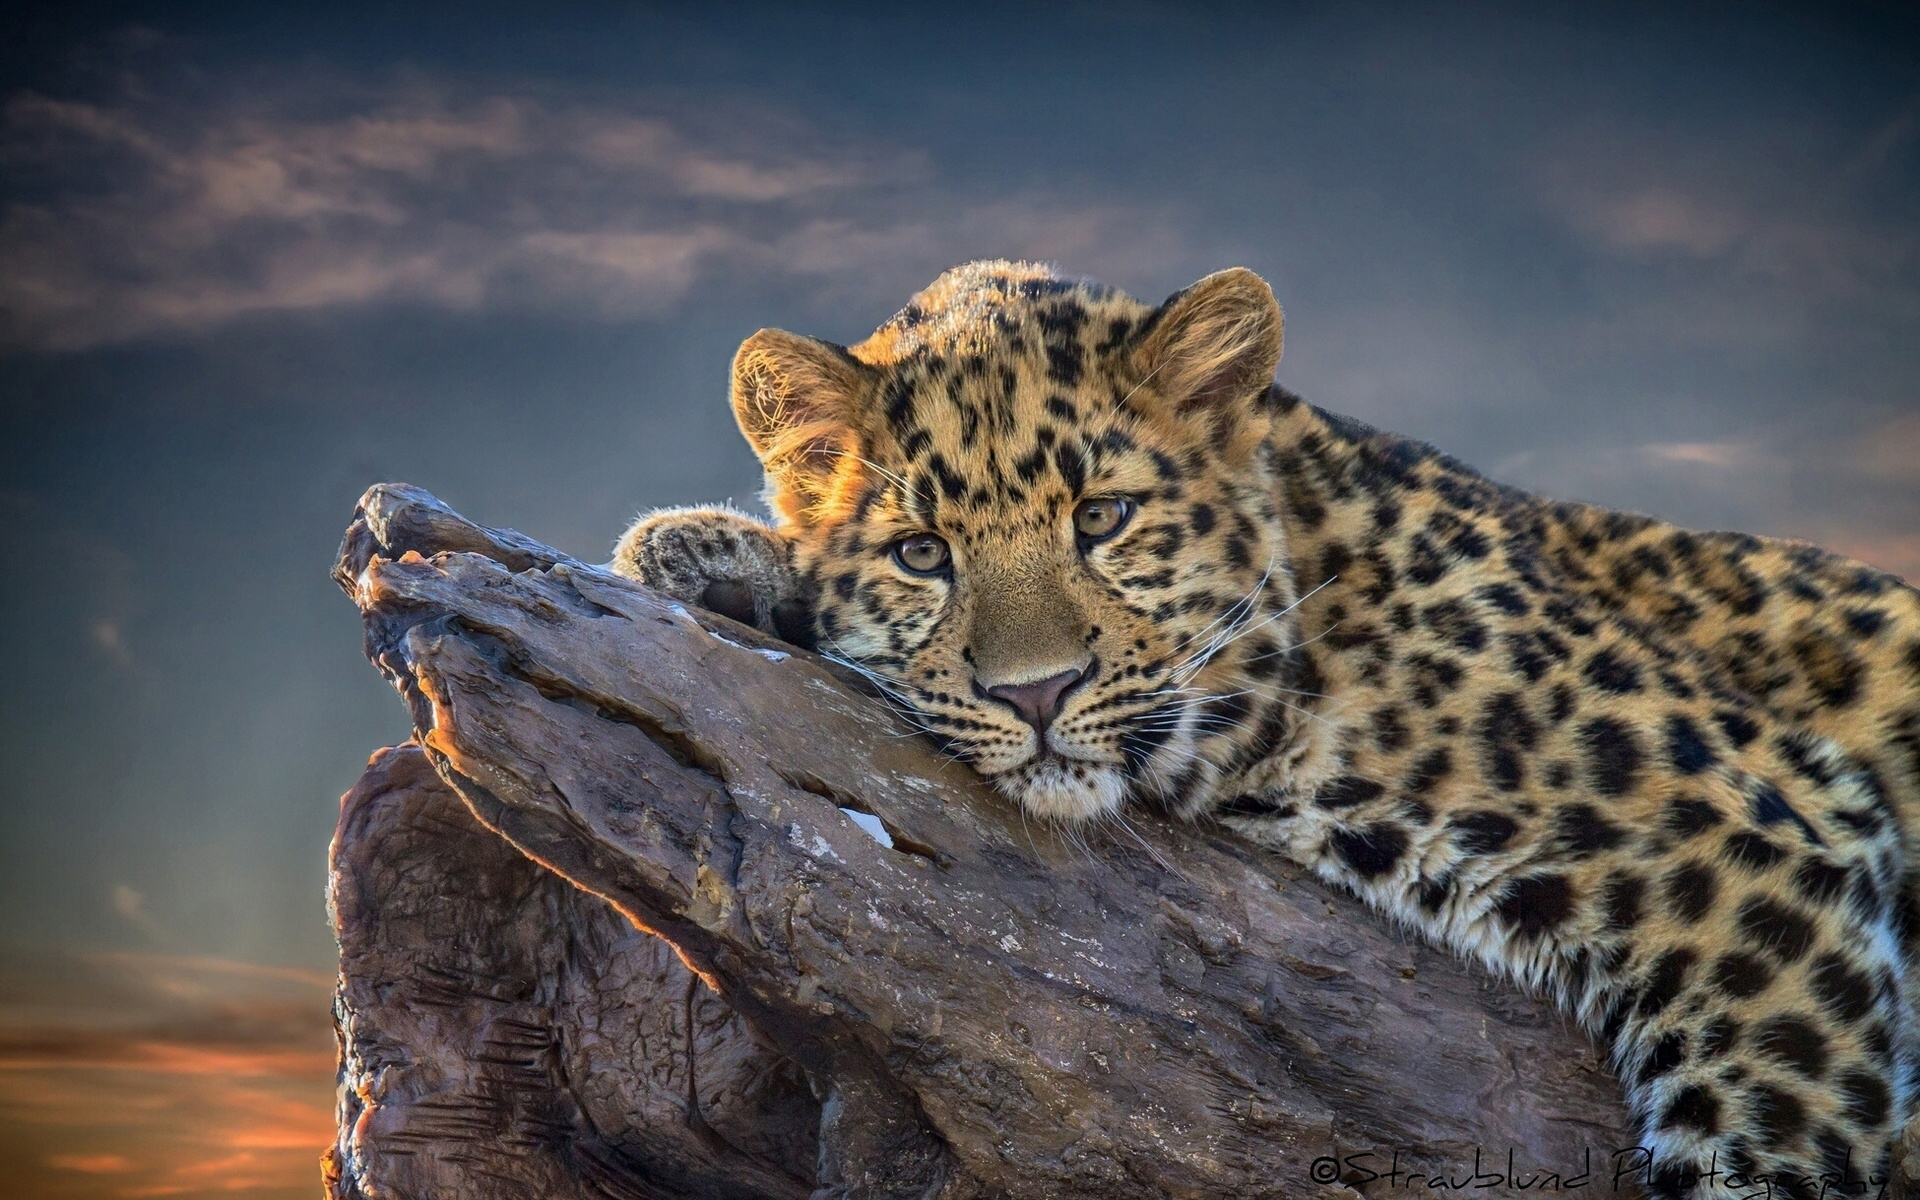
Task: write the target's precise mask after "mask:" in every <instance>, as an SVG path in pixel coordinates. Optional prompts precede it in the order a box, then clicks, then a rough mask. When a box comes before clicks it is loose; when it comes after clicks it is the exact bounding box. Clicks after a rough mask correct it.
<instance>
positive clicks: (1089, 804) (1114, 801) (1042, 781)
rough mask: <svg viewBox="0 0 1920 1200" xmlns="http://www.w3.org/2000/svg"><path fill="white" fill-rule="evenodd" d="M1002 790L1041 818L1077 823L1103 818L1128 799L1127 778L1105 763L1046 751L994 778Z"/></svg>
mask: <svg viewBox="0 0 1920 1200" xmlns="http://www.w3.org/2000/svg"><path fill="white" fill-rule="evenodd" d="M993 784H994V786H995V787H997V788H999V789H1000V791H1001V793H1002V794H1003V795H1005V796H1006V797H1007V798H1008V799H1010V800H1012V801H1013V802H1014V803H1016V804H1018V805H1020V807H1022V808H1024V809H1026V810H1027V812H1029V813H1030V814H1032V815H1033V816H1036V817H1040V818H1041V819H1043V820H1053V821H1064V822H1078V821H1091V820H1094V819H1095V818H1098V817H1103V816H1105V815H1106V814H1108V813H1110V812H1115V811H1117V810H1118V809H1119V808H1120V805H1121V804H1122V802H1124V801H1125V800H1126V798H1127V781H1126V777H1125V776H1124V775H1122V774H1121V772H1120V768H1119V767H1117V766H1114V765H1112V764H1108V763H1099V762H1088V761H1086V760H1084V759H1070V758H1061V757H1060V756H1059V755H1057V754H1049V755H1046V756H1044V757H1041V758H1036V759H1034V760H1033V761H1031V762H1028V763H1023V764H1021V765H1020V766H1017V767H1015V768H1013V769H1012V770H1010V771H1003V772H1001V773H1000V774H998V775H995V776H994V777H993Z"/></svg>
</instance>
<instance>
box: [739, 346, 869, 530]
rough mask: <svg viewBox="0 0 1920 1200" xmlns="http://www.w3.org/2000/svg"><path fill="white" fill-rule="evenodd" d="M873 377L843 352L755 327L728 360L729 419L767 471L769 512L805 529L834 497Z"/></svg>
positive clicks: (852, 445)
mask: <svg viewBox="0 0 1920 1200" xmlns="http://www.w3.org/2000/svg"><path fill="white" fill-rule="evenodd" d="M875 378H876V372H875V371H874V370H873V368H871V367H869V366H867V365H866V364H864V363H862V362H860V361H859V360H858V359H856V358H854V357H853V356H852V355H851V354H849V353H847V350H846V348H845V347H844V346H836V345H834V344H833V343H832V342H823V341H819V340H817V339H815V338H809V337H801V336H800V335H799V334H797V333H788V332H786V331H785V330H782V329H762V330H761V331H760V332H759V333H756V334H754V335H753V336H752V337H750V338H748V339H747V340H746V341H745V342H743V343H741V346H740V352H739V353H738V354H736V355H734V356H733V415H734V417H735V418H736V419H737V420H738V421H739V422H740V431H741V432H742V433H744V434H746V435H747V441H748V443H749V444H751V445H752V446H753V452H754V453H755V454H757V455H759V456H760V465H761V466H762V467H764V468H765V469H766V473H767V499H768V501H769V502H770V503H771V504H772V505H773V508H774V511H775V512H777V513H779V514H780V515H781V516H783V517H785V518H786V519H788V520H790V521H795V522H798V523H800V524H806V523H808V522H809V521H811V520H812V519H813V518H814V517H815V516H816V515H818V513H819V511H820V510H821V508H822V507H823V506H824V505H825V504H826V503H827V502H828V500H829V499H830V498H831V496H832V494H833V491H834V480H835V476H836V474H838V473H839V472H840V469H841V466H842V462H843V459H844V458H845V455H846V453H847V452H849V451H852V450H854V449H856V447H855V446H854V444H853V443H854V417H855V415H856V414H857V413H859V412H860V411H861V408H862V406H863V403H864V401H865V399H866V397H867V395H868V393H869V392H870V391H871V390H872V388H873V387H874V381H875Z"/></svg>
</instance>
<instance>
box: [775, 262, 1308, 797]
mask: <svg viewBox="0 0 1920 1200" xmlns="http://www.w3.org/2000/svg"><path fill="white" fill-rule="evenodd" d="M1055 282H1057V281H1055ZM1024 300H1025V302H1024V303H1019V304H1006V305H1003V306H1000V307H996V308H995V309H994V310H993V311H992V312H990V313H989V314H987V315H986V316H985V317H984V318H982V319H976V320H975V321H973V322H972V323H970V324H968V325H967V326H966V327H965V329H964V333H965V335H966V336H965V337H964V338H951V337H950V338H948V339H947V340H946V341H945V342H941V343H937V344H933V345H928V344H926V342H925V341H923V342H921V343H920V344H918V345H916V346H915V348H914V349H913V350H912V351H911V352H909V353H905V354H901V355H899V356H897V357H893V358H891V359H890V358H889V356H888V355H886V354H884V353H880V352H874V351H873V349H872V347H873V343H872V342H870V343H868V344H867V345H865V346H863V347H856V348H855V350H854V352H853V354H854V355H862V354H863V352H867V353H868V354H869V355H870V357H871V358H872V359H875V360H877V362H871V363H868V364H866V370H867V373H868V376H869V377H867V378H866V379H865V380H864V381H863V382H864V384H865V387H864V389H863V392H862V396H861V400H862V404H861V407H860V408H859V409H858V410H857V411H856V413H855V416H854V420H853V421H852V422H850V424H851V426H852V427H851V429H850V430H848V431H847V435H846V436H843V437H841V438H840V439H839V440H838V441H836V442H833V443H832V444H831V445H825V444H820V439H818V438H816V439H815V444H814V445H812V446H811V447H810V448H809V453H810V454H811V455H813V456H814V457H816V458H826V459H828V460H829V461H831V463H832V466H831V474H830V476H828V477H825V478H823V479H821V480H819V481H818V483H819V486H818V488H817V490H816V491H815V492H814V493H813V494H812V496H811V497H810V500H811V503H810V505H809V507H808V508H807V509H806V510H805V511H804V513H803V514H802V515H803V516H804V520H800V521H794V522H791V523H790V525H789V527H788V530H787V531H788V532H789V533H790V534H792V535H793V536H794V538H795V543H796V553H797V561H798V563H799V565H800V567H801V569H802V570H803V571H805V572H806V574H807V575H808V577H809V578H810V579H811V580H812V581H813V582H814V585H815V587H816V588H817V589H818V595H817V600H816V608H815V620H816V629H817V634H818V638H819V646H820V649H821V650H822V651H823V652H824V653H826V654H828V655H831V656H833V657H835V658H837V659H840V660H842V661H844V662H846V663H848V664H850V665H852V666H854V667H856V668H857V669H859V670H860V671H862V672H864V673H866V674H867V676H868V677H869V678H870V679H871V680H872V681H873V683H874V684H875V685H876V686H877V687H879V688H881V689H882V690H884V691H885V692H886V693H887V695H889V696H890V697H891V698H892V699H893V700H895V701H896V702H897V703H898V704H899V705H900V706H901V707H902V708H903V709H904V710H906V711H907V712H908V713H909V714H910V716H911V719H912V720H913V721H914V722H915V723H916V724H918V725H919V726H920V727H922V728H923V729H925V730H926V731H928V732H929V733H932V734H934V735H936V736H937V737H938V738H939V739H940V740H942V742H943V743H944V744H946V745H947V746H948V747H949V748H951V750H952V751H953V752H954V753H956V754H957V755H959V756H960V757H962V758H963V759H964V760H965V761H967V762H968V763H970V764H971V765H972V766H973V767H974V768H975V769H976V770H978V771H979V772H980V773H981V774H983V775H985V776H986V777H988V778H989V779H991V780H992V781H993V782H994V783H995V784H996V786H998V787H999V788H1000V789H1001V790H1002V792H1003V793H1005V794H1006V795H1007V796H1009V797H1010V798H1012V799H1014V800H1016V801H1017V802H1018V803H1020V804H1021V805H1022V806H1023V807H1024V808H1025V809H1026V810H1027V811H1028V812H1030V813H1032V814H1034V815H1037V816H1041V817H1045V818H1058V819H1066V820H1085V819H1090V818H1096V817H1099V816H1102V815H1104V814H1106V813H1110V812H1112V811H1114V810H1115V809H1117V808H1118V807H1119V806H1120V805H1121V804H1122V803H1123V802H1124V801H1125V800H1126V799H1127V798H1128V797H1129V796H1130V795H1159V796H1166V797H1169V798H1175V799H1177V800H1178V801H1179V802H1180V803H1181V804H1182V805H1183V806H1184V805H1187V804H1191V803H1200V802H1203V801H1204V799H1205V795H1206V793H1208V792H1209V791H1210V790H1211V787H1212V785H1213V783H1214V781H1215V780H1216V779H1217V778H1218V777H1219V776H1220V774H1221V772H1222V770H1223V769H1224V768H1226V767H1228V766H1229V765H1231V763H1232V761H1233V760H1234V758H1235V756H1236V754H1237V753H1238V751H1239V749H1240V748H1241V747H1242V746H1243V745H1246V744H1251V743H1252V742H1253V741H1254V740H1255V739H1257V738H1258V737H1259V735H1260V732H1261V728H1260V727H1261V725H1262V723H1263V722H1266V723H1271V722H1273V721H1275V720H1278V719H1280V714H1281V713H1282V712H1284V705H1281V704H1277V703H1273V702H1272V701H1273V699H1274V697H1275V696H1276V695H1277V692H1276V680H1277V679H1278V678H1279V677H1280V676H1281V675H1282V674H1283V673H1284V671H1285V669H1286V662H1287V659H1288V650H1289V649H1290V647H1291V646H1292V643H1293V639H1294V636H1295V633H1294V624H1293V621H1292V618H1291V615H1290V614H1291V609H1292V607H1293V602H1294V600H1295V597H1296V592H1295V586H1294V580H1293V575H1292V571H1291V568H1290V564H1289V563H1288V561H1287V554H1286V546H1285V543H1284V537H1283V535H1282V533H1281V528H1282V526H1281V522H1280V521H1279V519H1278V513H1277V511H1276V509H1275V499H1274V496H1275V491H1274V488H1273V487H1272V486H1271V478H1270V464H1269V463H1268V462H1267V454H1268V447H1267V445H1266V443H1265V436H1266V433H1267V431H1268V428H1269V424H1270V422H1269V421H1268V419H1267V418H1266V416H1265V410H1264V404H1265V400H1264V397H1265V396H1266V395H1267V390H1266V387H1265V386H1264V385H1265V380H1257V381H1256V382H1257V383H1259V384H1260V386H1258V387H1257V388H1255V389H1254V390H1253V392H1252V395H1251V397H1242V396H1236V397H1234V398H1233V400H1232V402H1231V403H1229V404H1225V405H1222V404H1211V403H1191V404H1183V403H1182V402H1183V400H1185V399H1186V397H1184V396H1182V395H1181V394H1180V393H1179V392H1177V391H1174V390H1172V389H1169V388H1165V387H1163V386H1161V381H1160V380H1159V379H1157V378H1154V377H1152V376H1153V375H1154V374H1156V372H1155V371H1154V368H1153V365H1152V363H1153V360H1152V359H1151V357H1146V358H1144V359H1143V356H1142V355H1141V353H1140V346H1141V341H1142V337H1143V336H1144V335H1143V332H1142V327H1143V325H1146V324H1147V323H1148V319H1149V318H1150V317H1151V316H1152V315H1153V310H1152V309H1150V308H1148V307H1147V306H1145V305H1140V304H1138V303H1136V302H1134V301H1131V300H1128V299H1126V298H1125V297H1116V296H1113V295H1111V294H1100V295H1089V294H1087V293H1086V292H1084V291H1081V290H1056V291H1053V292H1042V293H1040V294H1037V295H1034V296H1031V297H1026V298H1024ZM1269 303H1270V300H1269ZM912 311H913V310H911V309H910V310H909V314H911V313H912ZM903 319H906V316H905V315H903V318H896V324H898V322H899V321H901V320H903ZM922 320H924V318H922ZM888 333H889V331H888V330H887V329H883V330H882V334H881V335H876V338H880V337H882V336H883V335H887V334H888ZM894 336H895V337H896V338H897V337H898V330H895V331H894ZM928 340H931V339H928ZM1174 374H1176V375H1177V372H1174ZM1267 378H1268V379H1270V378H1271V367H1270V366H1269V367H1268V368H1267ZM776 498H777V497H776ZM1265 732H1266V733H1267V734H1268V735H1269V737H1270V736H1271V734H1272V732H1273V731H1272V729H1270V728H1269V729H1267V730H1266V731H1265Z"/></svg>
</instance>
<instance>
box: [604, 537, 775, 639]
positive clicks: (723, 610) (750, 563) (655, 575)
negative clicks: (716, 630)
mask: <svg viewBox="0 0 1920 1200" xmlns="http://www.w3.org/2000/svg"><path fill="white" fill-rule="evenodd" d="M611 565H612V567H613V570H614V573H615V574H618V575H624V576H625V577H626V578H628V579H632V580H635V581H637V582H639V583H644V584H646V585H647V586H648V587H651V588H657V589H659V590H660V591H663V592H665V593H666V594H667V595H669V596H672V597H673V598H674V599H676V600H681V601H685V602H686V603H689V604H698V605H699V606H701V607H702V608H707V609H711V610H712V611H714V612H717V613H719V614H721V615H722V616H727V617H732V618H733V619H734V620H736V621H739V622H741V623H742V624H746V625H752V626H755V627H756V628H758V629H762V630H764V631H766V632H768V633H771V634H774V635H776V636H778V637H783V638H786V639H787V640H788V641H794V642H803V643H804V642H805V640H806V638H805V620H804V613H805V608H806V606H805V604H804V602H803V601H802V599H801V596H800V588H799V586H798V579H797V577H796V575H795V573H794V570H793V547H792V545H791V544H790V543H789V542H788V541H787V540H786V539H785V538H783V537H781V536H780V535H779V534H778V533H776V532H775V531H774V530H773V529H772V528H771V527H769V526H767V525H765V524H763V523H762V522H759V521H756V520H754V519H753V518H752V517H749V516H747V515H746V514H745V513H741V512H735V511H734V510H733V509H730V508H716V507H700V508H663V509H656V510H655V511H653V512H650V513H647V514H646V515H644V516H642V517H641V518H640V519H639V520H637V521H635V522H634V523H633V525H632V527H631V528H629V529H628V530H627V532H626V533H625V534H623V535H621V538H620V541H619V544H618V545H616V546H615V547H614V548H613V562H612V564H611Z"/></svg>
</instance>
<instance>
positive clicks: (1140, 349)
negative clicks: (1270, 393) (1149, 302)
mask: <svg viewBox="0 0 1920 1200" xmlns="http://www.w3.org/2000/svg"><path fill="white" fill-rule="evenodd" d="M1284 324H1285V322H1284V319H1283V318H1282V317H1281V315H1280V305H1279V304H1278V303H1276V302H1275V300H1274V298H1273V289H1272V288H1270V287H1268V286H1267V281H1266V280H1264V279H1262V278H1260V277H1259V276H1258V275H1255V274H1254V273H1253V272H1252V271H1249V270H1247V269H1246V268H1245V267H1233V268H1230V269H1228V270H1225V271H1217V272H1215V273H1214V274H1212V275H1209V276H1207V277H1206V278H1205V279H1202V280H1201V281H1200V282H1198V283H1196V284H1194V285H1193V286H1192V287H1189V288H1186V289H1184V290H1182V291H1178V292H1175V293H1174V294H1173V295H1172V296H1169V297H1168V298H1167V302H1166V303H1165V304H1162V305H1161V306H1160V308H1159V311H1157V312H1156V313H1154V315H1153V319H1152V321H1151V323H1150V324H1149V325H1148V326H1147V328H1146V330H1145V332H1144V333H1143V334H1142V335H1141V337H1140V341H1139V344H1138V345H1137V346H1136V347H1135V349H1134V364H1135V366H1137V367H1138V368H1139V370H1140V373H1141V379H1142V381H1143V382H1148V383H1150V384H1151V386H1152V388H1153V390H1154V391H1156V392H1158V393H1159V394H1160V395H1162V396H1165V397H1167V398H1169V399H1170V400H1172V401H1173V402H1174V404H1175V405H1176V406H1177V407H1178V408H1179V409H1180V410H1181V411H1187V410H1190V409H1192V408H1194V407H1196V406H1199V405H1218V404H1220V403H1223V402H1232V401H1246V400H1251V399H1254V398H1256V397H1258V396H1260V395H1262V394H1264V393H1265V392H1266V390H1267V386H1268V385H1269V384H1271V383H1272V382H1273V372H1274V369H1275V368H1277V367H1278V366H1279V365H1280V345H1281V333H1282V330H1283V328H1284Z"/></svg>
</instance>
